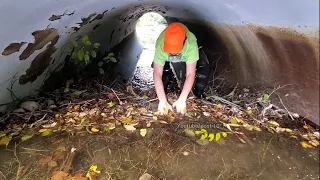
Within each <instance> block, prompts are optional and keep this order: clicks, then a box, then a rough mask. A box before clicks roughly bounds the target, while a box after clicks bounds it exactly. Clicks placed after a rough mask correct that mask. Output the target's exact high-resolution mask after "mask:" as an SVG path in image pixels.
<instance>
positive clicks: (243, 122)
mask: <svg viewBox="0 0 320 180" xmlns="http://www.w3.org/2000/svg"><path fill="white" fill-rule="evenodd" d="M239 121H240V123H241V124H247V123H246V122H245V121H244V120H243V119H240V120H239Z"/></svg>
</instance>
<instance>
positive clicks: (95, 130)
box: [91, 127, 99, 133]
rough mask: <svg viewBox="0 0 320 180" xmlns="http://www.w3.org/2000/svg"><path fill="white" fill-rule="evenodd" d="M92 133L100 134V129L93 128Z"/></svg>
mask: <svg viewBox="0 0 320 180" xmlns="http://www.w3.org/2000/svg"><path fill="white" fill-rule="evenodd" d="M91 131H92V132H94V133H96V132H99V129H97V128H95V127H93V128H91Z"/></svg>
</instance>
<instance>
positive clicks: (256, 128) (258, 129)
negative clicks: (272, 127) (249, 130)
mask: <svg viewBox="0 0 320 180" xmlns="http://www.w3.org/2000/svg"><path fill="white" fill-rule="evenodd" d="M253 130H255V131H261V129H260V128H259V127H257V126H253Z"/></svg>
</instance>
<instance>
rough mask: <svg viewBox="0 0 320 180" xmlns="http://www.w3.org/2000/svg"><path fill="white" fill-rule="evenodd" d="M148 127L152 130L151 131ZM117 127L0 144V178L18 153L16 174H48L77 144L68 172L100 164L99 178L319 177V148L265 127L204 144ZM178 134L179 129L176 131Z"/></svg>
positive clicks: (11, 174)
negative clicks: (243, 137)
mask: <svg viewBox="0 0 320 180" xmlns="http://www.w3.org/2000/svg"><path fill="white" fill-rule="evenodd" d="M149 130H150V131H149ZM149 130H148V133H147V135H146V137H142V136H140V134H139V131H135V132H132V133H131V132H122V131H121V130H117V131H115V132H111V133H110V134H108V135H88V133H87V132H83V133H81V134H77V135H71V134H52V135H50V136H48V137H40V136H38V137H34V138H32V139H30V140H28V141H25V142H22V143H20V144H18V145H17V148H16V155H17V156H16V157H15V153H14V152H15V151H14V149H15V148H14V147H15V146H14V143H11V144H10V145H9V147H8V148H7V149H5V148H3V147H1V148H0V179H8V180H9V179H15V178H16V174H17V168H18V161H17V160H16V158H18V159H19V162H20V167H21V166H23V167H24V168H23V169H24V171H23V174H22V176H21V178H20V179H25V180H28V179H30V180H31V179H33V180H34V179H50V175H51V173H52V172H53V171H55V170H57V169H58V168H59V167H60V166H61V165H62V163H63V162H64V160H65V159H66V155H67V154H68V153H67V152H68V151H70V149H71V148H72V147H74V148H76V155H75V159H74V160H73V163H72V170H71V173H77V172H81V173H85V172H86V171H87V170H88V169H89V167H90V166H91V165H98V169H99V170H101V175H100V176H99V178H98V179H119V180H133V179H138V178H139V177H140V176H141V175H142V174H144V173H146V172H147V173H149V174H151V175H152V176H153V178H154V179H166V180H171V179H172V180H175V179H179V180H181V179H183V180H187V179H190V180H194V179H198V180H200V179H203V180H212V179H246V180H248V179H261V180H264V179H266V180H267V179H274V180H277V179H279V180H286V179H287V180H294V179H319V151H318V149H303V148H302V147H301V146H300V144H299V142H297V141H295V140H292V139H288V138H284V137H280V136H278V135H272V134H269V133H265V132H250V133H248V132H247V133H246V134H247V136H248V138H249V139H250V141H252V144H251V145H250V144H249V143H246V144H244V143H242V142H241V141H240V140H239V139H238V138H237V137H236V136H235V135H229V136H228V137H226V138H222V139H221V140H219V141H217V142H211V143H210V144H208V145H207V146H200V145H198V144H196V143H194V142H193V141H191V140H190V139H188V138H187V137H185V136H183V135H181V134H179V133H173V132H171V131H168V130H167V129H153V130H151V129H149ZM178 134H179V135H178ZM57 149H59V150H65V151H66V152H64V153H63V154H62V155H61V159H60V160H57V165H58V166H57V167H54V168H48V167H47V166H41V165H39V160H40V159H41V158H45V157H48V156H51V155H52V154H53V153H54V152H55V151H57Z"/></svg>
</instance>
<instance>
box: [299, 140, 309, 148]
mask: <svg viewBox="0 0 320 180" xmlns="http://www.w3.org/2000/svg"><path fill="white" fill-rule="evenodd" d="M300 144H301V145H302V147H304V148H312V146H311V145H310V144H309V143H308V142H307V141H303V142H301V143H300Z"/></svg>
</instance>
